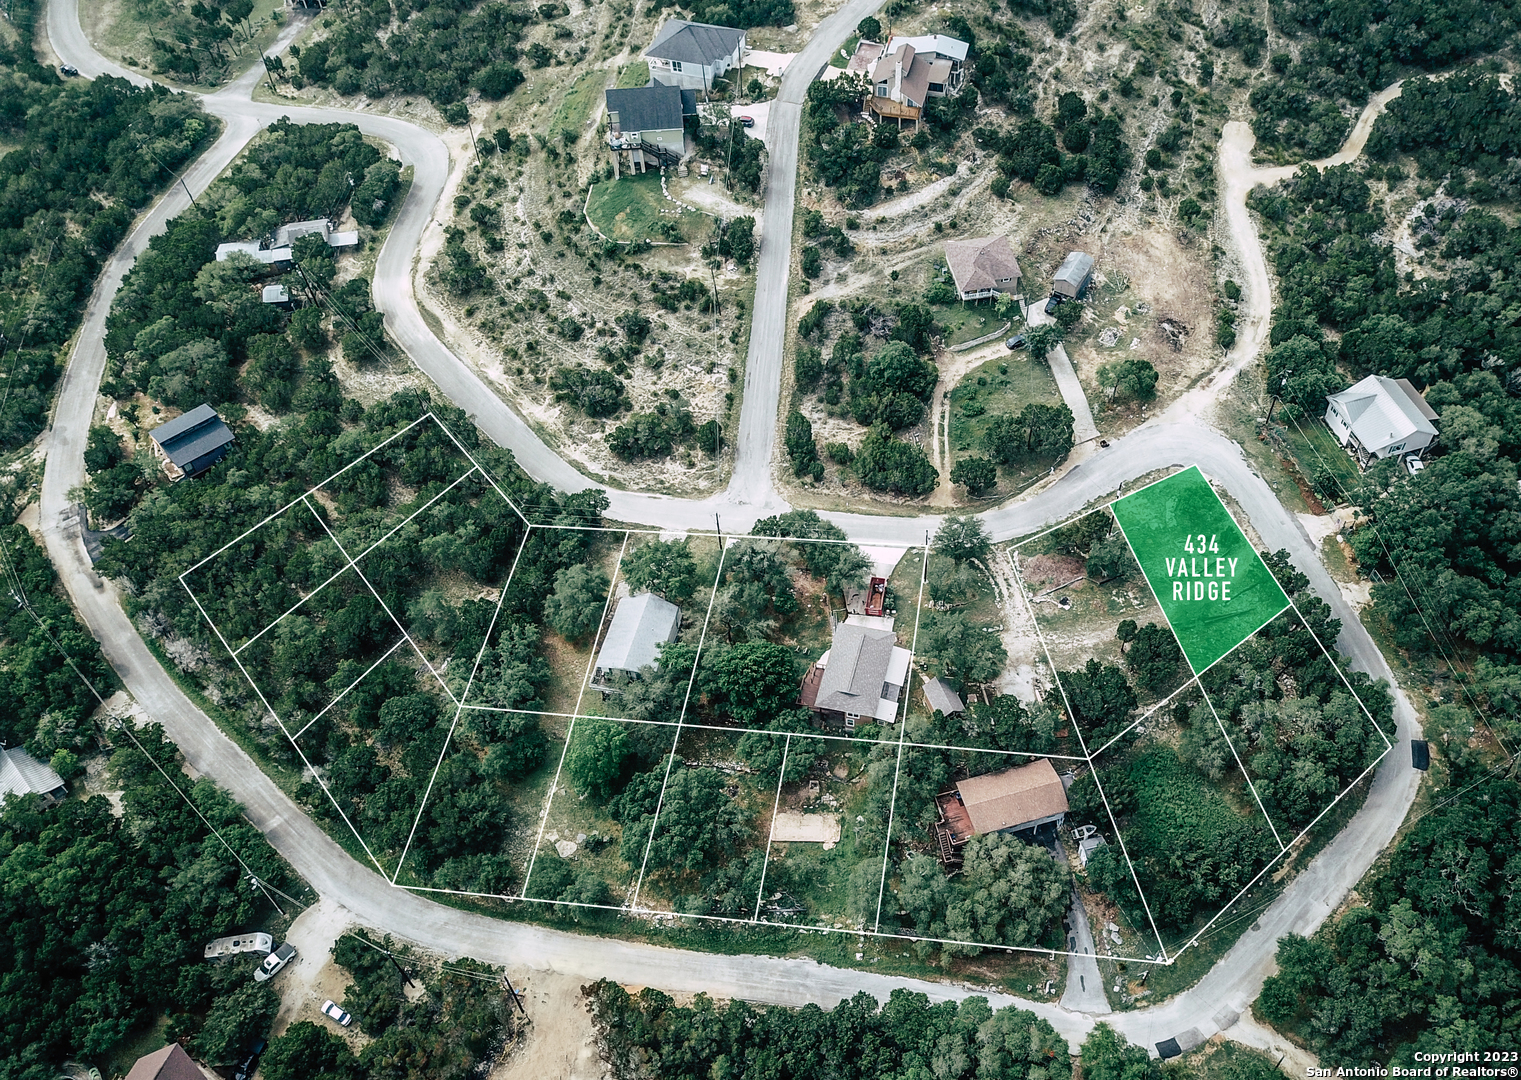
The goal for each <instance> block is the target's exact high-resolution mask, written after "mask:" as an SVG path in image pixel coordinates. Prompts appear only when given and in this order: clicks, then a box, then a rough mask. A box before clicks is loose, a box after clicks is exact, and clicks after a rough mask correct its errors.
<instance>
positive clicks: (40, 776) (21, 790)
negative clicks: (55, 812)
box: [0, 746, 69, 805]
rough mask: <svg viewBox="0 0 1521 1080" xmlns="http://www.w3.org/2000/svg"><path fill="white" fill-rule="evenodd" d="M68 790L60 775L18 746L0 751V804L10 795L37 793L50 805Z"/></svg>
mask: <svg viewBox="0 0 1521 1080" xmlns="http://www.w3.org/2000/svg"><path fill="white" fill-rule="evenodd" d="M68 792H69V789H68V786H67V785H66V784H64V782H63V777H61V776H59V775H58V774H57V773H56V772H54V771H53V769H52V766H50V765H45V764H43V763H42V762H40V761H38V760H37V759H36V758H34V757H32V755H31V754H28V753H27V752H26V751H25V750H24V749H22V748H21V747H19V746H13V747H11V748H10V749H9V750H0V805H3V804H4V803H5V800H6V798H7V797H9V796H11V795H41V796H42V799H43V801H44V802H45V803H47V804H49V805H52V804H53V803H56V802H58V801H59V800H61V799H62V798H63V797H64V796H65V795H67V794H68Z"/></svg>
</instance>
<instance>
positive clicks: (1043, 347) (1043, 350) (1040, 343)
mask: <svg viewBox="0 0 1521 1080" xmlns="http://www.w3.org/2000/svg"><path fill="white" fill-rule="evenodd" d="M1066 336H1067V332H1066V331H1065V330H1063V329H1062V327H1061V324H1059V323H1042V324H1041V325H1040V326H1032V327H1030V328H1029V329H1028V330H1026V331H1025V348H1026V349H1027V350H1028V352H1029V353H1030V355H1031V356H1033V357H1035V358H1036V359H1037V360H1040V361H1044V360H1045V359H1046V357H1047V356H1049V355H1050V354H1051V353H1052V352H1054V351H1055V350H1056V347H1057V346H1058V345H1060V344H1061V343H1062V341H1063V340H1064V339H1065V338H1066Z"/></svg>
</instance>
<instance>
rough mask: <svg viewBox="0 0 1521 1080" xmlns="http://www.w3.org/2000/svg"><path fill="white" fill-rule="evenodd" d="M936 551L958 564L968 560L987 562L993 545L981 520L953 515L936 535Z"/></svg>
mask: <svg viewBox="0 0 1521 1080" xmlns="http://www.w3.org/2000/svg"><path fill="white" fill-rule="evenodd" d="M934 551H935V553H936V554H937V555H945V556H948V557H949V558H951V559H954V560H955V561H956V562H958V563H962V562H966V561H968V560H976V561H978V562H986V561H987V559H988V556H989V555H990V554H992V551H993V545H992V542H991V541H990V540H989V539H988V534H987V530H985V529H984V528H983V526H982V520H981V519H980V518H974V517H955V516H954V515H953V516H951V517H948V518H946V519H945V521H944V522H943V523H942V524H941V526H940V529H939V531H938V532H936V533H935V544H934Z"/></svg>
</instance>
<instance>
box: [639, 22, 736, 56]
mask: <svg viewBox="0 0 1521 1080" xmlns="http://www.w3.org/2000/svg"><path fill="white" fill-rule="evenodd" d="M744 40H745V32H744V31H743V30H735V29H734V28H733V27H730V26H713V25H711V24H709V23H694V22H687V21H685V20H684V19H667V20H666V21H665V23H664V25H662V26H661V27H660V30H659V32H658V33H656V35H655V40H654V41H652V42H650V47H649V48H648V49H645V50H644V55H645V56H653V57H655V58H656V59H659V60H679V61H680V62H681V63H683V64H708V65H712V64H714V63H715V62H717V61H718V60H721V59H722V58H723V57H725V56H730V55H732V54H733V52H734V49H735V47H736V46H737V45H738V44H739V43H740V42H741V41H744Z"/></svg>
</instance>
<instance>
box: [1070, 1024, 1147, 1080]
mask: <svg viewBox="0 0 1521 1080" xmlns="http://www.w3.org/2000/svg"><path fill="white" fill-rule="evenodd" d="M1081 1060H1082V1063H1083V1080H1157V1078H1158V1077H1160V1076H1161V1075H1162V1073H1161V1070H1160V1069H1158V1068H1157V1066H1156V1065H1155V1064H1154V1063H1153V1062H1152V1060H1151V1057H1150V1055H1148V1054H1147V1053H1146V1051H1145V1050H1142V1049H1141V1048H1140V1047H1138V1046H1131V1045H1130V1044H1129V1043H1128V1042H1126V1041H1125V1037H1124V1036H1123V1035H1121V1034H1120V1033H1119V1032H1117V1031H1115V1030H1114V1028H1112V1027H1110V1026H1109V1025H1108V1024H1105V1023H1102V1022H1100V1023H1099V1024H1097V1025H1095V1027H1094V1029H1093V1030H1092V1031H1090V1032H1089V1033H1088V1038H1087V1039H1085V1040H1083V1049H1082V1054H1081Z"/></svg>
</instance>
